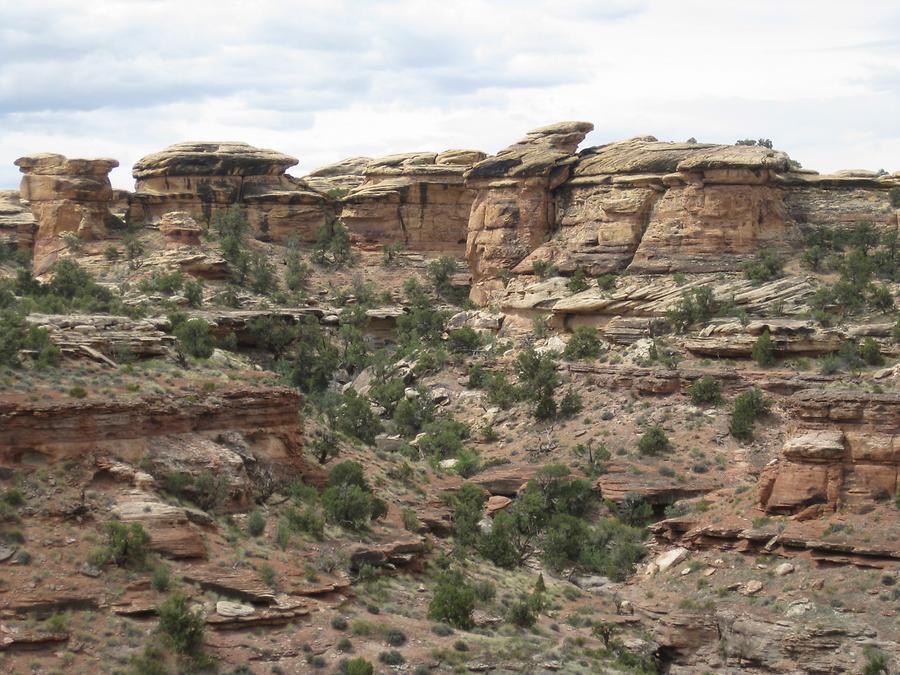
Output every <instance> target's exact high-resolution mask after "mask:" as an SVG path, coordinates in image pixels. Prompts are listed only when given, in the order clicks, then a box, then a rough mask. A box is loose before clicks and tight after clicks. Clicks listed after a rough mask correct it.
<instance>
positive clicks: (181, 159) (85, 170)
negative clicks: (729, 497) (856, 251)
mask: <svg viewBox="0 0 900 675" xmlns="http://www.w3.org/2000/svg"><path fill="white" fill-rule="evenodd" d="M592 129H593V125H592V124H591V123H589V122H560V123H558V124H554V125H550V126H547V127H542V128H540V129H536V130H534V131H532V132H529V133H528V134H526V136H525V138H524V139H523V140H522V141H520V142H518V143H515V144H513V145H512V146H510V147H508V148H507V149H505V150H502V151H501V152H499V153H497V154H496V155H493V156H490V157H486V156H485V155H484V153H481V152H478V151H475V150H448V151H445V152H442V153H434V152H416V153H407V154H402V155H392V156H389V157H384V158H381V159H376V160H371V159H369V158H366V157H354V158H350V159H346V160H343V161H341V162H338V163H336V164H332V165H329V166H325V167H321V168H320V169H317V170H315V171H313V172H311V173H310V174H309V175H308V176H306V177H304V178H303V179H300V178H295V177H293V176H290V175H288V174H287V173H286V171H287V169H288V168H290V167H291V166H294V165H295V164H297V160H296V159H295V158H293V157H290V156H288V155H285V154H282V153H280V152H276V151H274V150H265V149H259V148H254V147H252V146H250V145H247V144H245V143H201V142H196V143H180V144H177V145H173V146H171V147H169V148H166V149H165V150H162V151H160V152H158V153H154V154H151V155H148V156H147V157H144V158H143V159H141V160H139V161H138V162H137V163H136V164H135V166H134V169H133V175H134V178H135V181H136V182H135V191H134V193H131V194H129V195H128V205H127V219H128V220H129V221H130V222H132V223H136V224H149V225H156V224H159V223H160V222H161V221H163V220H164V217H165V216H166V214H168V213H171V212H184V213H186V214H188V215H190V216H192V217H193V218H194V219H195V220H196V221H197V222H198V223H201V224H204V223H209V222H211V221H212V220H213V219H214V218H215V217H216V214H218V213H221V212H223V211H225V210H226V209H229V208H232V207H237V208H239V209H240V210H241V211H242V212H243V214H244V215H245V216H246V217H247V220H248V221H249V223H250V225H251V226H252V228H253V230H254V232H255V235H256V236H257V237H258V238H260V239H262V240H272V241H279V242H284V241H286V240H287V239H289V238H298V239H299V240H301V241H306V242H311V241H313V240H314V239H315V236H316V232H317V230H318V229H319V228H320V227H321V226H322V225H323V224H325V223H327V222H329V221H330V220H331V219H333V218H336V217H340V218H342V219H343V220H344V222H345V223H346V224H347V226H348V228H349V230H350V233H351V236H352V237H353V238H354V241H355V242H356V243H357V244H359V245H362V246H367V245H371V246H373V247H374V246H380V245H382V244H395V243H400V244H402V245H403V246H404V247H405V248H407V249H409V250H413V251H426V252H430V253H448V254H453V255H460V256H461V255H463V253H464V254H465V256H466V258H467V260H468V263H469V266H470V268H471V271H472V275H473V279H474V282H475V283H474V285H473V290H472V299H473V300H475V301H476V302H478V303H487V302H489V301H492V300H497V299H498V298H500V297H502V296H503V293H504V291H503V289H504V288H505V285H506V283H505V282H506V281H507V279H508V278H509V277H510V276H515V275H531V274H532V273H533V272H534V271H535V265H536V264H537V263H539V261H540V263H539V264H541V265H542V266H543V267H545V268H546V267H548V266H552V267H554V268H555V269H556V270H558V272H559V273H560V274H562V275H568V274H571V273H572V272H574V271H575V270H576V269H578V268H581V269H584V271H585V272H587V274H588V275H591V276H599V275H602V274H607V273H616V272H623V271H627V272H629V273H632V274H660V273H671V272H687V273H699V272H723V271H726V272H727V271H734V270H737V269H739V268H740V266H741V264H742V263H743V262H744V261H745V260H746V259H747V258H748V257H749V256H751V255H753V254H754V253H755V252H756V251H758V250H762V249H766V250H778V249H788V248H790V247H792V246H795V245H796V244H797V242H798V241H799V239H800V237H801V235H802V230H803V228H804V227H806V226H808V225H820V224H824V225H848V224H853V223H856V222H859V221H863V220H865V221H871V222H873V223H874V224H875V225H876V226H878V227H880V228H897V227H898V212H900V210H898V208H897V206H895V204H896V203H897V196H898V195H897V193H895V194H894V197H893V199H892V198H891V190H892V189H896V190H900V173H895V174H892V175H879V174H876V173H874V172H867V171H846V172H839V173H837V174H835V175H819V174H816V173H815V172H811V171H804V170H801V169H799V165H797V164H796V163H794V162H792V160H791V159H790V158H789V157H788V156H787V155H786V154H785V153H783V152H780V151H778V150H773V149H771V148H768V147H764V146H759V145H753V146H748V145H715V144H708V143H696V142H686V143H670V142H661V141H658V140H656V139H655V138H653V137H652V136H646V137H638V138H632V139H629V140H625V141H619V142H615V143H609V144H606V145H601V146H597V147H589V148H586V149H583V150H581V151H580V152H579V151H578V146H579V144H580V143H582V142H583V140H584V139H585V137H586V135H587V134H588V133H589V132H590V131H591V130H592ZM16 164H17V165H18V166H19V167H20V168H21V170H22V172H23V173H24V174H25V176H24V177H23V179H22V187H21V192H20V195H19V197H20V198H21V200H22V201H23V202H25V201H28V202H30V204H31V210H32V212H33V218H34V219H35V221H36V223H37V226H36V228H31V229H33V230H35V234H34V241H33V246H34V250H35V271H36V272H38V273H41V272H43V271H46V270H47V269H49V267H50V266H52V264H53V262H54V261H55V259H56V255H57V253H58V252H59V251H60V250H61V248H62V241H61V239H60V237H59V235H60V234H62V233H64V232H75V233H77V234H78V236H79V237H80V238H82V239H96V238H101V237H103V236H105V234H106V226H107V224H108V223H109V222H111V219H113V216H112V215H111V212H110V209H111V208H117V207H118V206H119V205H120V204H119V202H121V201H122V200H117V199H116V196H115V195H114V193H113V191H112V189H111V187H110V184H109V179H108V173H109V171H110V170H111V169H112V168H113V167H114V166H117V162H116V161H115V160H107V159H100V160H81V159H71V160H70V159H66V158H65V157H63V156H61V155H49V154H48V155H35V156H32V157H23V158H21V159H19V160H17V162H16ZM21 206H22V205H21V204H20V203H19V201H18V199H17V198H15V197H14V195H7V196H4V197H3V198H2V200H0V227H2V232H3V233H4V234H3V236H4V238H5V239H7V240H13V239H15V240H16V241H18V242H19V245H21V246H26V247H27V246H29V245H31V243H30V237H31V235H30V234H29V224H28V223H27V222H25V220H23V217H22V216H21ZM13 230H15V232H16V236H15V238H14V237H13V236H12V232H13ZM193 236H194V235H191V237H193ZM192 240H193V239H191V241H192ZM176 243H178V242H176Z"/></svg>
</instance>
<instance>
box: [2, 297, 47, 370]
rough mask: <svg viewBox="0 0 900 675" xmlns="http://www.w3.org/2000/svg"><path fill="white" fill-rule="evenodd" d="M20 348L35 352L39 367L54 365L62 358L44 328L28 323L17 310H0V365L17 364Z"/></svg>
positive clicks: (13, 365)
mask: <svg viewBox="0 0 900 675" xmlns="http://www.w3.org/2000/svg"><path fill="white" fill-rule="evenodd" d="M21 350H29V351H33V352H36V353H37V355H36V358H35V363H36V365H38V366H39V367H46V366H55V365H58V364H59V362H60V361H61V360H62V352H61V351H60V350H59V347H57V346H56V345H54V344H53V343H51V342H50V334H49V333H48V332H47V331H46V330H45V329H43V328H40V327H38V326H31V325H29V324H28V322H27V321H26V319H25V316H24V315H23V314H21V313H19V312H16V311H13V310H2V311H0V366H12V367H15V366H18V365H19V352H20V351H21Z"/></svg>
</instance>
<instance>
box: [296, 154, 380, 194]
mask: <svg viewBox="0 0 900 675" xmlns="http://www.w3.org/2000/svg"><path fill="white" fill-rule="evenodd" d="M371 161H372V158H371V157H348V158H347V159H343V160H341V161H340V162H335V163H334V164H327V165H326V166H320V167H319V168H318V169H315V170H313V171H310V172H309V173H308V174H307V175H305V176H304V177H303V180H304V181H306V184H307V185H309V186H310V187H311V188H313V189H314V190H318V191H319V192H322V193H324V194H327V195H332V196H336V197H337V196H343V195H344V194H346V193H347V192H349V191H350V190H353V189H354V188H357V187H359V186H360V185H362V184H363V181H364V180H365V179H366V167H367V166H369V162H371Z"/></svg>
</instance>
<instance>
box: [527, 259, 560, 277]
mask: <svg viewBox="0 0 900 675" xmlns="http://www.w3.org/2000/svg"><path fill="white" fill-rule="evenodd" d="M531 270H532V272H533V273H534V276H536V277H538V278H539V279H546V278H547V277H551V276H553V275H554V274H556V268H555V267H554V266H553V265H552V264H551V263H550V261H549V260H535V261H534V262H532V263H531Z"/></svg>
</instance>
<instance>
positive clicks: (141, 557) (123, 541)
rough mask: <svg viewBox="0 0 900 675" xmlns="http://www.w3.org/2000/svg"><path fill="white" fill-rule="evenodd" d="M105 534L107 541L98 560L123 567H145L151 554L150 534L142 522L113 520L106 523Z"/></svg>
mask: <svg viewBox="0 0 900 675" xmlns="http://www.w3.org/2000/svg"><path fill="white" fill-rule="evenodd" d="M104 534H105V535H106V543H105V545H104V548H103V549H102V550H101V551H100V552H99V555H98V556H97V558H96V562H98V563H101V564H105V563H113V564H115V565H119V566H122V567H124V566H128V567H143V565H144V564H145V562H146V561H147V556H148V554H149V546H150V535H149V534H147V532H146V531H145V530H144V528H143V527H142V526H141V524H140V523H131V524H130V525H126V524H125V523H120V522H119V521H117V520H112V521H110V522H108V523H107V524H106V527H105V528H104Z"/></svg>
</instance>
